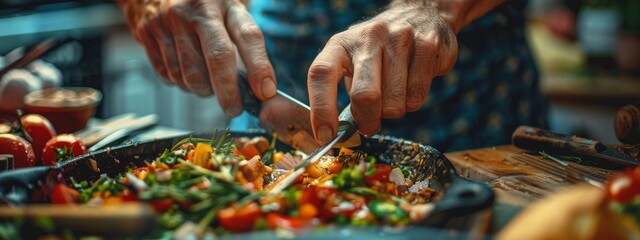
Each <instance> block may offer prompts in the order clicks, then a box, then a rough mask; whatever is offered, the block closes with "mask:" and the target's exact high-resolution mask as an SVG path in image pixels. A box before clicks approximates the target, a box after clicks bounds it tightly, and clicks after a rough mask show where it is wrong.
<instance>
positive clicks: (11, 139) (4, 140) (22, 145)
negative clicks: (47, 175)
mask: <svg viewBox="0 0 640 240" xmlns="http://www.w3.org/2000/svg"><path fill="white" fill-rule="evenodd" d="M0 153H1V154H11V155H13V164H14V168H26V167H33V166H35V165H36V155H35V154H34V152H33V147H32V146H31V143H29V141H27V140H25V139H24V138H22V137H19V136H16V135H13V134H9V133H2V134H0Z"/></svg>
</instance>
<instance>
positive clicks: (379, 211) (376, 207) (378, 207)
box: [369, 200, 409, 224]
mask: <svg viewBox="0 0 640 240" xmlns="http://www.w3.org/2000/svg"><path fill="white" fill-rule="evenodd" d="M369 209H370V210H371V213H372V214H373V215H374V216H375V217H376V219H378V220H382V221H385V222H388V223H390V224H401V223H409V214H407V212H405V211H404V210H402V209H401V208H400V207H399V206H398V205H397V204H395V203H390V202H386V201H381V200H374V201H371V203H370V204H369Z"/></svg>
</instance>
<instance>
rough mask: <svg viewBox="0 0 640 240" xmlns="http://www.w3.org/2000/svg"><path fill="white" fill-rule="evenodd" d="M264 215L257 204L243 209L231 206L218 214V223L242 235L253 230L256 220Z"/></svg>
mask: <svg viewBox="0 0 640 240" xmlns="http://www.w3.org/2000/svg"><path fill="white" fill-rule="evenodd" d="M261 215H262V210H261V209H260V206H258V204H257V203H255V202H251V203H249V204H246V205H244V206H241V207H237V206H231V207H228V208H225V209H222V210H220V211H219V212H218V222H220V225H221V226H222V227H223V228H224V229H226V230H229V231H231V232H234V233H241V232H248V231H251V230H252V229H253V226H254V225H255V223H256V220H258V218H259V217H260V216H261Z"/></svg>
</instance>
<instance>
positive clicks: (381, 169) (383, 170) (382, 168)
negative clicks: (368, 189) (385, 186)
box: [364, 163, 393, 185]
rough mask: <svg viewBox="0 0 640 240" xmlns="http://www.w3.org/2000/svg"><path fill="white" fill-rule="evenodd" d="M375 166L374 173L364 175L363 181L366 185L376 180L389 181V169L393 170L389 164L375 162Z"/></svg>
mask: <svg viewBox="0 0 640 240" xmlns="http://www.w3.org/2000/svg"><path fill="white" fill-rule="evenodd" d="M375 168H376V172H375V174H373V176H366V175H365V177H364V182H365V183H366V184H367V185H372V184H373V183H374V182H376V181H378V182H388V181H389V175H390V174H391V170H393V168H392V167H391V165H389V164H382V163H376V165H375Z"/></svg>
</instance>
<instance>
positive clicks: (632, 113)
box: [614, 102, 640, 144]
mask: <svg viewBox="0 0 640 240" xmlns="http://www.w3.org/2000/svg"><path fill="white" fill-rule="evenodd" d="M614 128H615V132H616V137H618V140H620V142H622V143H624V144H638V143H640V102H638V103H635V104H629V105H626V106H624V107H622V108H620V110H618V112H617V113H616V118H615V124H614Z"/></svg>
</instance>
